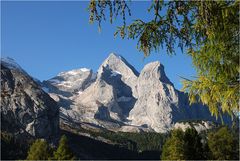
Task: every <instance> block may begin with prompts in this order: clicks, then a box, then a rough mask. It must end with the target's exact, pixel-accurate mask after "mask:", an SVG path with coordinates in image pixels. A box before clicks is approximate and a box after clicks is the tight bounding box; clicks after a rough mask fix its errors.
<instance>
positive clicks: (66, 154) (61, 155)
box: [53, 135, 75, 160]
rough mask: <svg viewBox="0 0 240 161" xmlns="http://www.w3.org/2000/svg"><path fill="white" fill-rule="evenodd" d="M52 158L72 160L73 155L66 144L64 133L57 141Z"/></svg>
mask: <svg viewBox="0 0 240 161" xmlns="http://www.w3.org/2000/svg"><path fill="white" fill-rule="evenodd" d="M53 158H54V160H74V159H75V157H74V155H73V153H72V152H71V150H70V148H69V146H68V140H67V137H66V136H65V135H63V136H62V137H61V139H60V141H59V145H58V148H57V150H56V151H55V152H54V155H53Z"/></svg>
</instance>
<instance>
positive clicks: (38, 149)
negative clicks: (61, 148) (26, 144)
mask: <svg viewBox="0 0 240 161" xmlns="http://www.w3.org/2000/svg"><path fill="white" fill-rule="evenodd" d="M51 155H52V149H51V147H50V146H49V145H48V143H47V142H46V141H45V140H41V139H37V140H36V141H35V142H34V143H33V144H32V146H31V147H30V149H29V151H28V156H27V160H48V159H49V158H50V157H51Z"/></svg>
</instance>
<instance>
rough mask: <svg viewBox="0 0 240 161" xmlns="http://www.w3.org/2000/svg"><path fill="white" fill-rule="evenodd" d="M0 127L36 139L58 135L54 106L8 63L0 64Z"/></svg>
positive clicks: (35, 86) (39, 89) (11, 62)
mask: <svg viewBox="0 0 240 161" xmlns="http://www.w3.org/2000/svg"><path fill="white" fill-rule="evenodd" d="M1 125H2V129H3V130H5V131H9V132H13V133H16V134H30V135H32V136H34V137H37V138H47V139H50V138H54V137H55V136H56V135H57V134H58V132H59V108H58V106H57V103H56V102H55V101H54V100H53V99H52V98H51V97H49V95H48V94H47V93H46V92H44V91H43V90H42V89H41V87H40V86H39V84H38V83H37V82H35V80H34V79H33V78H32V77H30V76H29V75H28V74H26V72H25V71H24V70H22V68H21V67H20V66H19V65H18V64H17V63H15V62H14V61H13V60H11V59H10V60H9V59H7V60H6V59H4V60H1Z"/></svg>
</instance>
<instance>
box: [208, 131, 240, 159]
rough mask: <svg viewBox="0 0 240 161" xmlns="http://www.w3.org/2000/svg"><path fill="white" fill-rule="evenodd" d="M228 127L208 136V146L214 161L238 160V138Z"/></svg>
mask: <svg viewBox="0 0 240 161" xmlns="http://www.w3.org/2000/svg"><path fill="white" fill-rule="evenodd" d="M238 137H239V136H238V134H237V135H236V136H235V135H234V133H233V132H231V131H230V129H229V128H228V127H222V128H220V129H219V130H217V131H214V132H210V133H209V134H208V146H209V149H210V151H211V154H212V157H213V158H212V159H215V160H239V138H238Z"/></svg>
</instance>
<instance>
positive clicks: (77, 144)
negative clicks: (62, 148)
mask: <svg viewBox="0 0 240 161" xmlns="http://www.w3.org/2000/svg"><path fill="white" fill-rule="evenodd" d="M61 134H62V135H63V134H64V135H66V136H67V137H68V140H69V145H70V147H71V149H72V150H73V152H74V153H75V155H76V156H77V157H78V158H80V159H94V160H103V159H109V160H110V159H111V160H133V159H134V160H144V159H146V160H159V159H160V152H159V151H143V152H140V153H139V152H137V151H131V150H128V149H126V148H124V147H121V146H120V145H113V144H107V143H104V142H101V141H98V140H94V139H91V138H89V137H86V136H81V135H77V134H74V133H71V132H68V131H65V130H62V131H61Z"/></svg>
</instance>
